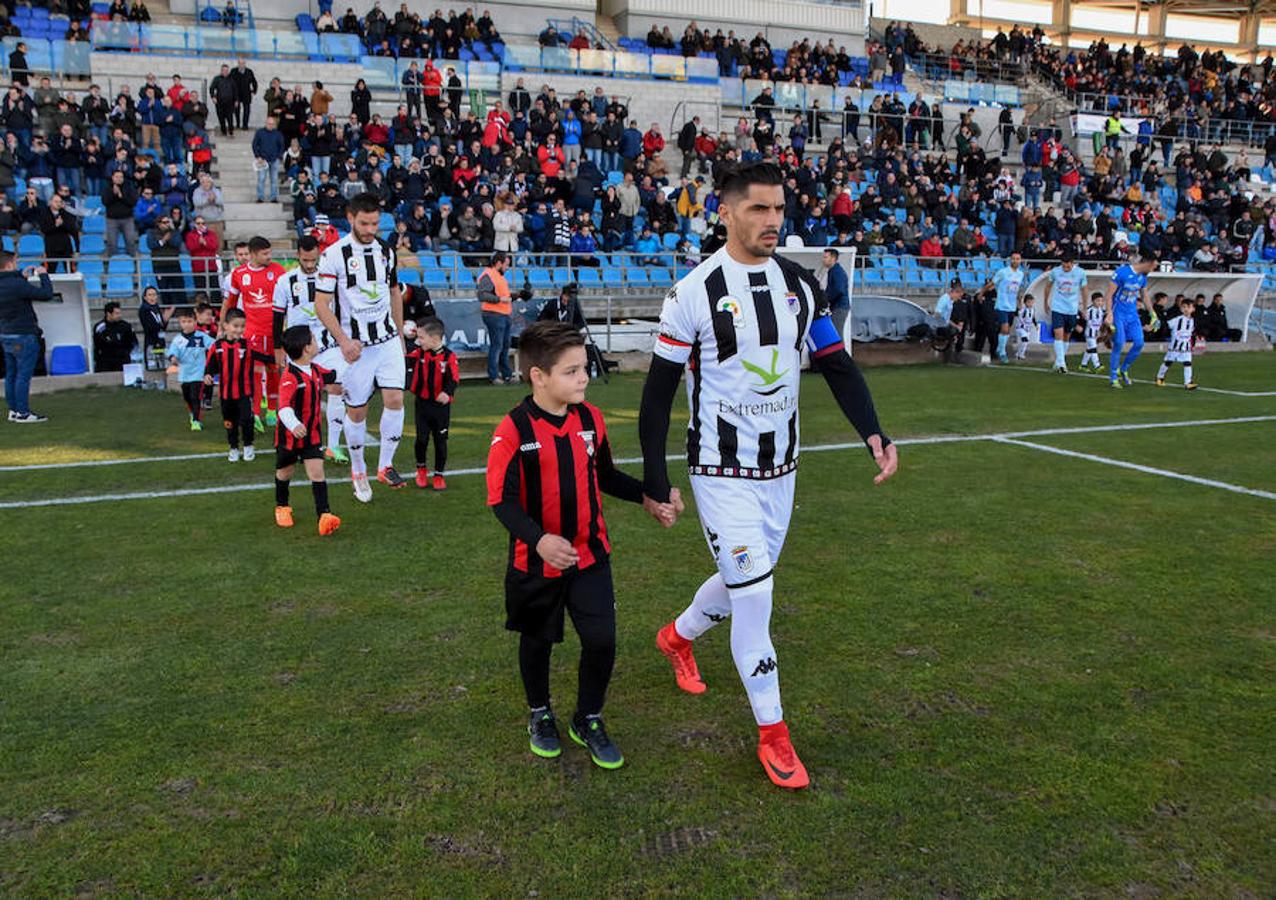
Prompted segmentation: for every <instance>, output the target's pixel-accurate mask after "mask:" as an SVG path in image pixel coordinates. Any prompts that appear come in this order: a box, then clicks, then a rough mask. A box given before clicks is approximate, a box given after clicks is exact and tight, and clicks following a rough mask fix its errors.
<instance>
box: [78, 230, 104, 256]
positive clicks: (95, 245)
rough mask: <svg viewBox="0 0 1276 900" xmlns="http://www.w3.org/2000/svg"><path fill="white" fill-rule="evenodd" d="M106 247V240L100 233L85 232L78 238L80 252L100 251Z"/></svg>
mask: <svg viewBox="0 0 1276 900" xmlns="http://www.w3.org/2000/svg"><path fill="white" fill-rule="evenodd" d="M105 249H106V241H105V240H104V239H103V238H102V235H100V234H86V235H84V237H82V238H80V252H81V253H101V252H102V251H103V250H105Z"/></svg>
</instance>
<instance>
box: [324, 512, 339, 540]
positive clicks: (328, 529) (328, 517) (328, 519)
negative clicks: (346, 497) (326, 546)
mask: <svg viewBox="0 0 1276 900" xmlns="http://www.w3.org/2000/svg"><path fill="white" fill-rule="evenodd" d="M340 527H341V520H340V519H338V518H337V517H336V516H334V515H333V514H332V513H330V512H326V513H322V514H321V515H320V516H319V534H320V535H322V536H323V537H327V536H328V535H330V534H332V533H333V532H334V531H336V530H337V529H338V528H340Z"/></svg>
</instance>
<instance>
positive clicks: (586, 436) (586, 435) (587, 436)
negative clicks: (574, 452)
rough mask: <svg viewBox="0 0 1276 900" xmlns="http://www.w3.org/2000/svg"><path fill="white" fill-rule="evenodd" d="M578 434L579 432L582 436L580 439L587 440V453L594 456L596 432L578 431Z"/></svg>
mask: <svg viewBox="0 0 1276 900" xmlns="http://www.w3.org/2000/svg"><path fill="white" fill-rule="evenodd" d="M576 434H578V435H579V436H580V439H581V440H582V441H584V442H585V453H586V454H588V455H589V456H593V455H594V433H593V432H592V431H578V432H576Z"/></svg>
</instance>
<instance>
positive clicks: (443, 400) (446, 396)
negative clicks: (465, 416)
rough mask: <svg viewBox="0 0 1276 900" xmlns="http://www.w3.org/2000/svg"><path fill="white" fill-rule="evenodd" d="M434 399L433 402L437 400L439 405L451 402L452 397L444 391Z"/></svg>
mask: <svg viewBox="0 0 1276 900" xmlns="http://www.w3.org/2000/svg"><path fill="white" fill-rule="evenodd" d="M434 399H435V400H437V401H438V402H439V403H451V402H452V397H451V396H450V395H449V394H448V392H447V391H444V392H443V393H441V394H439V395H438V396H437V397H435V398H434Z"/></svg>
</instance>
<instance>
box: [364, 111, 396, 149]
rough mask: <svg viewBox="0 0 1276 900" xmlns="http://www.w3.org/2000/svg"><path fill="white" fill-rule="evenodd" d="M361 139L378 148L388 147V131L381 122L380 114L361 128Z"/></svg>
mask: <svg viewBox="0 0 1276 900" xmlns="http://www.w3.org/2000/svg"><path fill="white" fill-rule="evenodd" d="M363 139H364V140H365V141H367V142H368V143H369V144H376V145H377V146H378V147H389V146H390V129H389V128H387V127H386V125H385V123H384V122H382V121H381V114H380V113H377V114H376V115H374V116H373V117H372V121H371V122H369V123H368V124H367V125H364V126H363Z"/></svg>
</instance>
